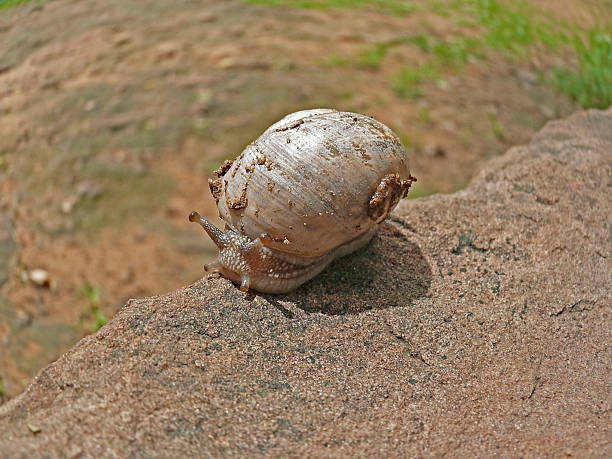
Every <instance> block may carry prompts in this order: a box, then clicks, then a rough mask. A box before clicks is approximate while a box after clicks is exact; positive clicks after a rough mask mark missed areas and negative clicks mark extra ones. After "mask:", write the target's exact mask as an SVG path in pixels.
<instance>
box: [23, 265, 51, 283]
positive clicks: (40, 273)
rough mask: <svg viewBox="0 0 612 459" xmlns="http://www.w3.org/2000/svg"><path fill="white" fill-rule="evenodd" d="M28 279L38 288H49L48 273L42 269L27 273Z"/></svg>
mask: <svg viewBox="0 0 612 459" xmlns="http://www.w3.org/2000/svg"><path fill="white" fill-rule="evenodd" d="M28 277H29V278H30V281H32V283H34V284H36V285H38V286H39V287H49V286H50V285H51V282H50V279H49V273H48V272H47V271H45V270H44V269H33V270H31V271H30V272H29V274H28Z"/></svg>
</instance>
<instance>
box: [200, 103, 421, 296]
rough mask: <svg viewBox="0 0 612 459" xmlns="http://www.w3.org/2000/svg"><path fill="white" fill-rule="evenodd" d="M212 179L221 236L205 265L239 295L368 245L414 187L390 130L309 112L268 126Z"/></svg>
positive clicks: (284, 287)
mask: <svg viewBox="0 0 612 459" xmlns="http://www.w3.org/2000/svg"><path fill="white" fill-rule="evenodd" d="M215 174H216V178H215V179H211V180H209V185H210V189H211V192H212V195H213V197H214V198H215V200H216V202H217V207H218V209H219V215H220V216H221V218H222V219H223V220H224V221H225V223H226V227H225V230H224V231H221V230H220V229H218V228H217V227H215V226H214V225H212V224H211V223H209V222H208V221H207V220H206V219H204V218H202V217H200V216H199V215H198V214H197V213H196V212H192V213H191V214H190V216H189V220H190V221H194V222H198V223H199V224H200V225H202V227H203V228H204V229H205V230H206V232H207V233H208V234H209V236H210V237H211V238H212V240H213V241H214V242H215V244H216V245H217V247H218V248H219V256H218V258H217V260H215V261H214V262H212V263H210V264H208V265H206V266H205V269H206V270H207V271H218V272H220V273H221V274H222V275H223V276H225V277H227V278H229V279H231V280H232V281H234V282H236V283H238V284H240V288H241V290H243V291H246V290H248V289H249V288H253V289H255V290H258V291H260V292H266V293H282V292H286V291H289V290H292V289H293V288H295V287H297V286H299V285H301V284H302V283H304V282H306V281H307V280H309V279H311V278H312V277H314V276H316V275H317V274H318V273H320V272H321V271H322V270H323V269H325V267H326V266H327V265H328V264H329V263H331V261H332V260H334V259H335V258H338V257H340V256H343V255H346V254H348V253H350V252H352V251H354V250H357V249H358V248H360V247H362V246H364V245H365V244H366V243H367V242H368V241H370V239H371V238H372V237H373V236H374V234H375V233H376V231H377V229H378V225H379V224H380V223H381V222H382V221H384V219H385V218H386V217H387V216H388V215H389V213H390V212H391V210H392V209H393V208H394V207H395V206H396V204H397V203H398V202H399V200H400V199H401V198H403V197H404V196H405V195H406V194H407V193H408V189H409V188H410V185H411V183H412V182H413V181H414V180H416V179H415V178H414V177H412V176H411V175H410V171H409V168H408V158H407V154H406V150H405V149H404V147H403V146H402V144H401V142H400V140H399V139H398V137H397V136H396V135H395V134H394V133H393V132H392V131H391V130H390V129H389V128H388V127H387V126H385V125H384V124H382V123H380V122H378V121H376V120H374V119H372V118H369V117H366V116H364V115H359V114H356V113H349V112H339V111H336V110H329V109H315V110H303V111H299V112H295V113H292V114H290V115H287V116H286V117H284V118H283V119H281V120H280V121H278V122H277V123H275V124H273V125H272V126H270V127H269V128H268V129H267V130H266V131H265V132H264V133H263V134H262V135H261V136H260V137H259V138H258V139H257V140H255V141H254V142H253V143H251V144H250V145H249V146H247V147H246V148H245V150H244V151H243V152H242V153H241V154H240V155H239V156H238V158H236V160H234V161H233V162H229V161H226V163H225V164H224V165H223V166H222V167H221V168H220V169H219V170H218V171H216V172H215Z"/></svg>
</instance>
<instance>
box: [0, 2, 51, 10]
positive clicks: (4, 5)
mask: <svg viewBox="0 0 612 459" xmlns="http://www.w3.org/2000/svg"><path fill="white" fill-rule="evenodd" d="M32 1H35V2H36V3H39V2H41V1H42V0H0V10H2V9H4V8H10V7H12V6H17V5H21V4H23V3H30V2H32Z"/></svg>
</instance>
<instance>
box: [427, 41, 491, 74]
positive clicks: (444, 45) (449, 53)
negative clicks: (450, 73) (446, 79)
mask: <svg viewBox="0 0 612 459" xmlns="http://www.w3.org/2000/svg"><path fill="white" fill-rule="evenodd" d="M432 51H433V54H434V55H435V57H436V61H437V62H436V65H440V66H445V67H451V68H456V67H460V66H461V65H463V64H465V63H466V62H468V61H470V60H473V59H476V58H477V57H479V56H481V55H482V42H481V41H480V40H478V39H477V38H470V37H455V38H454V39H452V40H449V41H444V42H440V43H436V44H435V45H433V48H432Z"/></svg>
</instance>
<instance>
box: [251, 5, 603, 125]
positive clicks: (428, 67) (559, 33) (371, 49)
mask: <svg viewBox="0 0 612 459" xmlns="http://www.w3.org/2000/svg"><path fill="white" fill-rule="evenodd" d="M243 1H246V2H247V3H256V4H261V5H268V6H290V7H295V8H317V9H330V8H370V9H375V10H377V11H380V12H386V13H390V14H399V15H402V14H407V13H410V12H413V11H415V10H416V6H415V5H414V4H412V2H405V1H399V0H353V1H351V0H328V1H323V0H243ZM428 8H429V9H430V10H431V11H432V12H434V13H435V14H438V15H440V16H445V17H452V18H453V20H454V21H455V22H456V23H457V24H462V25H465V26H469V27H470V28H472V29H473V28H474V27H480V29H481V33H480V36H478V37H473V36H472V37H467V36H462V35H456V36H455V37H453V38H452V39H450V40H444V41H440V40H438V39H437V38H436V37H434V36H431V35H427V34H423V33H418V34H415V35H412V36H409V37H406V38H404V39H401V40H395V41H394V42H392V43H376V44H373V45H370V46H368V47H367V48H364V49H363V50H362V51H360V52H359V55H358V56H357V58H356V59H347V58H344V57H342V56H339V55H337V54H333V55H331V56H330V57H329V58H328V61H327V63H328V64H329V65H334V66H347V65H351V64H353V65H357V66H360V67H364V68H371V69H376V68H378V67H379V66H380V65H381V63H382V61H383V59H384V58H385V56H386V55H387V52H388V50H389V48H390V47H391V46H398V45H402V44H408V45H413V46H416V47H417V48H419V49H420V50H421V51H422V52H424V53H427V54H428V55H429V56H428V60H427V61H426V63H424V64H422V65H420V66H419V67H416V68H415V67H414V66H413V65H410V66H409V65H407V66H406V67H405V68H404V69H402V70H401V71H400V72H399V73H398V75H397V76H396V77H395V78H394V79H393V88H394V89H395V92H396V93H397V95H398V96H400V97H406V98H417V97H420V96H421V95H422V94H423V89H422V87H421V86H422V84H423V83H424V82H426V81H429V80H433V79H436V78H439V76H440V74H441V73H444V72H449V71H452V70H453V71H454V70H457V69H459V68H460V67H461V66H462V65H464V64H466V63H468V62H470V61H473V60H475V59H481V58H484V57H485V55H486V52H487V50H493V51H499V52H502V53H504V54H505V55H507V56H509V57H512V58H517V57H518V58H522V57H524V56H527V55H528V54H529V53H530V52H531V49H532V47H534V46H541V47H545V48H548V49H550V50H553V51H556V50H558V49H559V48H560V47H563V46H565V47H569V49H571V50H572V51H573V52H574V54H575V56H576V59H577V61H578V67H577V69H571V68H568V67H562V68H557V69H555V70H554V72H553V77H552V79H548V80H547V81H551V84H552V85H553V86H554V88H555V89H557V90H558V91H560V92H562V93H564V94H566V95H567V96H569V97H571V98H572V99H574V100H576V101H578V102H579V103H580V104H581V105H582V106H583V107H584V108H592V107H594V108H605V107H608V106H610V105H611V104H612V32H610V31H605V30H591V31H584V30H579V29H577V28H575V27H573V26H571V25H567V24H563V23H561V21H558V20H555V19H552V18H550V17H548V16H546V15H545V14H544V13H543V12H541V11H540V10H538V8H537V6H536V5H535V4H534V3H531V2H527V1H525V0H518V1H514V2H510V1H508V0H454V1H452V2H450V3H442V2H430V3H429V6H428ZM570 29H571V30H572V32H571V33H568V32H567V31H568V30H570ZM493 129H494V131H495V132H497V130H496V128H495V124H494V123H493ZM497 135H498V133H496V136H497Z"/></svg>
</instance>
